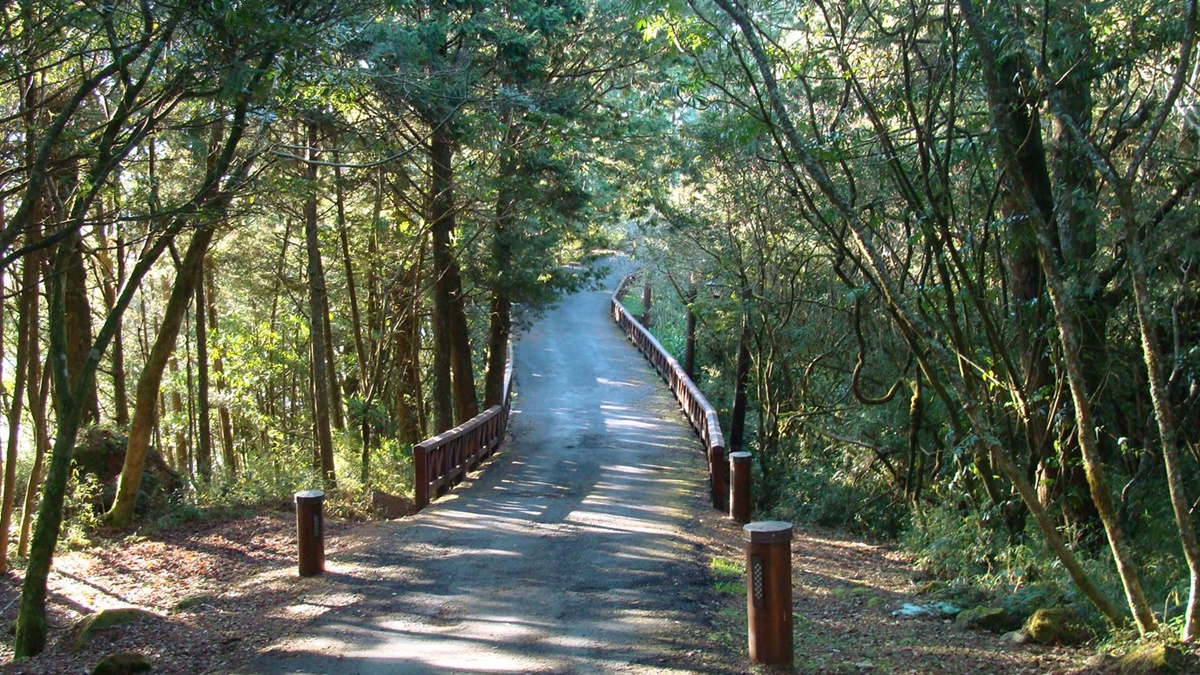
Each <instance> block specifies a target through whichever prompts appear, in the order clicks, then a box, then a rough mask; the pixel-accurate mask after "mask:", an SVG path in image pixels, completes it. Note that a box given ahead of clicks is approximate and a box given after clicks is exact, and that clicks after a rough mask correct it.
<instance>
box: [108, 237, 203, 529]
mask: <svg viewBox="0 0 1200 675" xmlns="http://www.w3.org/2000/svg"><path fill="white" fill-rule="evenodd" d="M214 232H215V230H213V229H212V228H204V229H200V230H196V232H195V234H193V235H192V241H191V243H190V244H188V249H187V253H186V254H185V255H184V257H183V262H182V263H181V264H180V266H179V270H178V271H177V272H176V274H175V283H174V285H173V287H172V289H171V297H170V298H169V299H168V300H167V306H166V308H165V309H164V310H163V319H162V325H160V326H159V327H158V335H157V336H156V337H155V339H154V345H153V346H152V347H151V348H150V354H149V355H147V357H146V363H145V365H144V366H143V367H142V373H141V375H140V376H139V377H138V382H137V388H136V392H135V394H134V396H135V399H134V406H133V421H132V422H131V424H130V426H129V444H128V446H127V447H126V450H125V463H124V465H123V466H122V467H121V477H120V479H119V480H118V482H117V495H116V498H115V499H114V501H113V505H112V508H110V509H109V511H108V513H106V514H105V516H104V519H105V521H106V522H107V523H108V524H109V525H112V526H114V527H128V526H129V525H130V524H131V523H132V522H133V510H134V507H135V506H136V505H137V495H138V489H139V488H140V487H141V483H142V470H143V469H144V468H145V464H146V452H147V450H149V447H150V432H151V431H152V430H153V428H154V411H155V408H156V404H157V402H158V390H159V386H160V385H161V384H162V376H163V371H164V370H165V369H166V367H167V362H168V361H169V360H170V358H171V353H172V352H173V351H175V341H176V339H177V338H178V337H179V331H180V328H181V327H182V325H183V319H184V315H185V314H186V313H187V309H188V305H189V304H191V301H192V296H193V295H194V294H195V290H196V285H197V284H198V283H199V281H200V268H201V267H202V263H203V261H204V256H205V254H206V253H207V252H208V245H209V243H210V242H211V241H212V238H213V234H214ZM197 459H199V458H197ZM197 463H198V464H199V462H197ZM197 468H198V470H199V473H200V477H201V478H202V479H204V467H203V466H198V467H197Z"/></svg>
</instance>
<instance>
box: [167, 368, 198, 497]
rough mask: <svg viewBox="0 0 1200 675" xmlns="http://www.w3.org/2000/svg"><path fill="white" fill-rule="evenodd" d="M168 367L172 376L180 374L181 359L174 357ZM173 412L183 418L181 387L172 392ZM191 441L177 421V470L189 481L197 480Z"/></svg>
mask: <svg viewBox="0 0 1200 675" xmlns="http://www.w3.org/2000/svg"><path fill="white" fill-rule="evenodd" d="M168 367H169V368H170V369H171V374H172V375H174V374H176V373H178V372H179V359H177V358H175V357H174V356H172V357H171V358H170V360H169V361H168ZM171 412H173V413H175V417H176V420H180V419H182V418H183V416H184V415H183V393H182V392H181V391H180V390H179V387H175V388H174V389H172V390H171ZM189 442H190V441H189V439H188V435H187V425H185V424H183V423H182V422H179V421H177V422H176V427H175V459H174V465H175V469H176V470H177V471H179V472H181V473H183V474H184V475H186V476H187V477H188V478H189V479H192V478H195V474H194V473H193V471H192V462H191V459H190V458H191V452H190V451H189V449H188V446H189Z"/></svg>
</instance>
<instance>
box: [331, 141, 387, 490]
mask: <svg viewBox="0 0 1200 675" xmlns="http://www.w3.org/2000/svg"><path fill="white" fill-rule="evenodd" d="M338 160H339V157H338V155H337V153H334V166H333V187H334V202H335V205H336V207H337V226H338V241H339V243H340V244H341V245H342V271H343V273H344V274H345V275H346V293H347V294H348V295H349V296H350V327H351V330H352V332H353V335H354V357H355V362H356V364H357V366H358V390H359V393H360V398H361V402H362V419H360V420H359V421H358V422H359V433H360V434H361V437H362V467H361V478H362V484H363V486H364V487H366V486H367V484H368V483H369V482H370V477H371V415H370V410H371V402H372V398H373V394H374V391H373V387H370V386H369V385H368V375H367V347H366V344H365V343H364V342H363V332H362V315H361V314H360V313H359V310H358V288H357V286H356V284H355V281H354V264H353V263H352V261H351V258H350V237H349V234H348V233H347V230H348V229H349V228H348V225H347V223H346V197H345V194H344V193H345V190H344V186H343V185H342V167H341V165H340V163H339V161H338ZM381 196H382V194H381V192H380V191H377V192H376V199H375V201H376V206H375V209H376V211H375V218H374V220H373V221H372V226H374V223H375V222H378V220H379V212H380V209H381V208H382V205H381V204H380V198H381Z"/></svg>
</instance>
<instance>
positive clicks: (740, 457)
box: [729, 451, 753, 463]
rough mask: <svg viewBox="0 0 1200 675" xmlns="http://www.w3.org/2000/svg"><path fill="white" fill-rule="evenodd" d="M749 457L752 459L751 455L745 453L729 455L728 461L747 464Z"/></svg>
mask: <svg viewBox="0 0 1200 675" xmlns="http://www.w3.org/2000/svg"><path fill="white" fill-rule="evenodd" d="M751 457H753V455H751V454H750V453H748V452H745V451H742V452H731V453H729V459H730V461H733V462H739V463H740V462H749V461H750V458H751Z"/></svg>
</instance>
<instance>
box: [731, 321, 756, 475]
mask: <svg viewBox="0 0 1200 675" xmlns="http://www.w3.org/2000/svg"><path fill="white" fill-rule="evenodd" d="M749 382H750V315H749V314H748V313H747V314H743V315H742V331H741V334H740V335H739V336H738V350H737V365H736V367H735V369H734V376H733V386H734V394H733V412H732V413H731V414H730V421H729V438H728V439H727V440H728V443H729V452H730V453H734V452H741V451H742V447H743V444H744V440H745V439H744V436H745V429H746V407H747V405H748V404H747V401H746V389H747V387H748V386H749Z"/></svg>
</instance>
